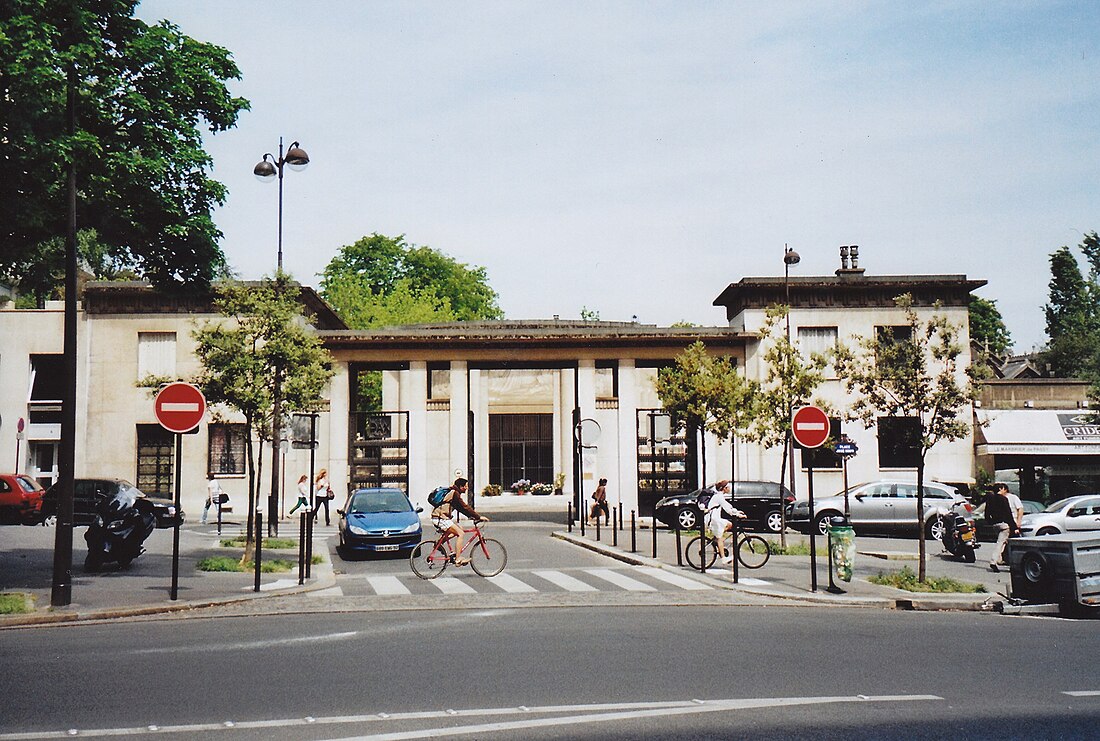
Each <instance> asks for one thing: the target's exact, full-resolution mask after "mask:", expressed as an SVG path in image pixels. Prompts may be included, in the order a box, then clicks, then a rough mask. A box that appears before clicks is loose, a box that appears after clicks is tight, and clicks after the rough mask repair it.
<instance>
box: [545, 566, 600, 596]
mask: <svg viewBox="0 0 1100 741" xmlns="http://www.w3.org/2000/svg"><path fill="white" fill-rule="evenodd" d="M531 573H532V574H534V575H535V576H541V577H542V578H543V579H545V580H546V581H548V582H550V583H551V584H556V585H558V586H559V587H561V588H562V589H564V590H565V591H567V592H598V591H599V590H598V589H596V588H595V587H594V586H592V585H591V584H585V583H584V582H583V581H581V580H580V579H577V578H574V577H572V576H569V575H568V574H563V573H562V572H560V571H532V572H531Z"/></svg>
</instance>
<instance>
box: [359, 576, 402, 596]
mask: <svg viewBox="0 0 1100 741" xmlns="http://www.w3.org/2000/svg"><path fill="white" fill-rule="evenodd" d="M367 583H368V584H370V587H371V589H373V590H374V593H375V594H412V592H411V591H409V588H408V587H406V586H405V585H404V584H402V583H401V580H400V579H398V578H397V577H396V576H368V577H367Z"/></svg>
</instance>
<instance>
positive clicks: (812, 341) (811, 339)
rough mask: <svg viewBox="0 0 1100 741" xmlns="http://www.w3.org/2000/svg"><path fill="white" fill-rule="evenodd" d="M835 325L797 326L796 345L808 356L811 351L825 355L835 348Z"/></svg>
mask: <svg viewBox="0 0 1100 741" xmlns="http://www.w3.org/2000/svg"><path fill="white" fill-rule="evenodd" d="M836 338H837V334H836V327H799V328H798V346H799V348H801V350H802V352H803V353H804V354H805V355H806V356H809V355H811V354H812V353H817V354H818V355H825V354H827V353H828V352H829V351H831V350H834V349H836Z"/></svg>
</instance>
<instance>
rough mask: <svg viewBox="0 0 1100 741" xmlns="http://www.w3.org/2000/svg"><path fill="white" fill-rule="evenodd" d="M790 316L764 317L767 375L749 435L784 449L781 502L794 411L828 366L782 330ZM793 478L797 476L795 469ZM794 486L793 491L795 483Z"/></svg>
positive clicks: (781, 310) (783, 312) (772, 313)
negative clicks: (781, 324) (802, 349)
mask: <svg viewBox="0 0 1100 741" xmlns="http://www.w3.org/2000/svg"><path fill="white" fill-rule="evenodd" d="M789 312H790V307H787V306H782V305H777V306H770V307H768V309H767V312H766V314H765V319H764V326H763V327H762V328H761V329H760V345H761V347H762V349H763V352H762V354H761V360H762V362H763V363H764V365H765V366H766V367H767V372H766V373H765V375H764V380H763V382H762V383H761V387H760V393H759V395H758V397H757V403H756V413H755V415H754V418H753V422H752V425H751V426H750V428H749V430H748V433H747V435H746V437H747V439H749V440H752V441H754V442H757V443H759V444H761V445H763V446H764V447H765V448H774V447H775V446H776V445H783V457H782V460H781V462H780V464H779V485H780V492H779V495H780V497H781V498H782V486H783V483H784V481H786V476H787V468H788V466H787V454H788V451H789V450H790V444H789V443H790V439H791V410H792V409H794V408H795V407H801V406H805V405H806V404H809V403H810V401H811V399H812V398H813V395H814V392H815V391H816V390H817V388H818V386H820V385H821V383H822V381H824V380H825V374H824V369H825V366H826V365H828V362H829V361H828V358H826V357H825V356H823V355H821V354H820V353H810V356H809V357H804V356H803V354H802V352H801V351H800V350H799V349H798V347H796V346H795V344H794V343H793V342H791V341H790V339H789V338H788V337H787V333H786V330H785V328H784V329H782V330H781V329H780V326H779V323H780V322H781V321H783V320H785V319H786V318H787V316H788V314H789ZM814 404H815V405H817V406H821V407H823V408H826V407H827V405H826V404H825V403H824V402H822V401H820V400H815V401H814ZM791 465H792V466H793V463H792V464H791ZM791 475H792V477H793V476H794V472H793V469H792V472H791ZM791 485H792V489H793V482H792V484H791ZM781 511H782V516H783V529H782V530H781V531H780V535H779V537H780V540H781V541H782V543H783V544H784V545H786V542H787V541H786V538H787V536H786V532H787V528H786V518H787V513H786V510H785V509H783V510H781Z"/></svg>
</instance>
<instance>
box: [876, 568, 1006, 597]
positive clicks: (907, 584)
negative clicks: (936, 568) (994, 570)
mask: <svg viewBox="0 0 1100 741" xmlns="http://www.w3.org/2000/svg"><path fill="white" fill-rule="evenodd" d="M867 581H869V582H871V583H872V584H881V585H883V586H886V587H894V588H895V589H904V590H905V591H907V592H938V593H945V594H978V593H982V592H985V587H984V586H982V585H981V584H971V583H969V582H964V581H959V580H958V579H952V578H950V577H947V576H942V577H936V576H930V577H928V578H927V579H926V580H925V582H924V583H923V584H921V583H920V582H919V581H917V573H916V572H915V571H913V569H911V568H909V567H908V566H903V567H902V568H901V569H900V570H899V571H886V572H883V573H881V574H875V575H874V576H872V577H870V578H869V579H868V580H867Z"/></svg>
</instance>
